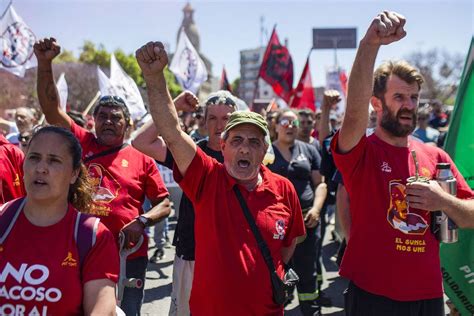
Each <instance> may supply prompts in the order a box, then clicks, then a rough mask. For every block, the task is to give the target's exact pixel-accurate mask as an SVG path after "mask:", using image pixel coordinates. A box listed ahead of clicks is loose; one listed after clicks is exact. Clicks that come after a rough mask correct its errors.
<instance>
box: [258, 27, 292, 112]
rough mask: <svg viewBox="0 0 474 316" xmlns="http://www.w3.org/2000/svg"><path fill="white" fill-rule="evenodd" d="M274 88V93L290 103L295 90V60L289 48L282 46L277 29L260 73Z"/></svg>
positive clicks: (266, 51)
mask: <svg viewBox="0 0 474 316" xmlns="http://www.w3.org/2000/svg"><path fill="white" fill-rule="evenodd" d="M258 75H259V77H260V78H262V79H263V80H265V81H266V82H267V83H268V84H270V85H271V86H272V88H273V91H275V93H276V94H277V95H278V96H279V97H280V98H282V99H283V100H285V101H286V102H287V103H288V102H289V101H290V97H291V92H292V89H293V60H292V59H291V56H290V52H289V51H288V48H286V47H285V46H283V45H281V44H280V40H279V39H278V35H277V33H276V30H275V28H273V32H272V36H271V37H270V41H269V42H268V45H267V49H266V50H265V55H264V56H263V61H262V65H261V66H260V71H259V73H258Z"/></svg>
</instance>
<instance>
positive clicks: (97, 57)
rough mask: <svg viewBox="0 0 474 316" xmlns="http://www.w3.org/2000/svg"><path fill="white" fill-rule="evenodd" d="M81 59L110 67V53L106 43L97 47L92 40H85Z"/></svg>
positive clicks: (84, 61) (88, 62)
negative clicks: (105, 45)
mask: <svg viewBox="0 0 474 316" xmlns="http://www.w3.org/2000/svg"><path fill="white" fill-rule="evenodd" d="M79 61H80V62H83V63H86V64H95V65H98V66H100V67H105V68H108V67H109V65H110V54H109V53H108V52H107V50H106V49H105V47H104V45H102V44H100V45H99V47H98V48H96V47H95V44H94V43H92V42H91V41H85V42H84V46H82V52H81V54H80V55H79Z"/></svg>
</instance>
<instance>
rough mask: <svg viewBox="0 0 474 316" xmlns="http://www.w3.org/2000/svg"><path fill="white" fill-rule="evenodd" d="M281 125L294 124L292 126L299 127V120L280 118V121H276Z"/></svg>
mask: <svg viewBox="0 0 474 316" xmlns="http://www.w3.org/2000/svg"><path fill="white" fill-rule="evenodd" d="M278 124H280V126H282V127H289V126H290V125H291V126H294V127H299V126H300V121H298V120H289V119H281V120H280V122H279V123H278Z"/></svg>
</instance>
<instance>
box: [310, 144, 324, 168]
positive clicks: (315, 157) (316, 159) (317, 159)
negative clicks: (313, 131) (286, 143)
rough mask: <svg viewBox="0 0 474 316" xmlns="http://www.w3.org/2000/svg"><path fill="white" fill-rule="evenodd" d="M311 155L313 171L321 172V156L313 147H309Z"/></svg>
mask: <svg viewBox="0 0 474 316" xmlns="http://www.w3.org/2000/svg"><path fill="white" fill-rule="evenodd" d="M307 147H308V150H309V152H310V155H311V170H319V169H320V167H321V155H320V154H319V152H318V151H317V150H316V148H315V147H314V146H312V145H309V146H307Z"/></svg>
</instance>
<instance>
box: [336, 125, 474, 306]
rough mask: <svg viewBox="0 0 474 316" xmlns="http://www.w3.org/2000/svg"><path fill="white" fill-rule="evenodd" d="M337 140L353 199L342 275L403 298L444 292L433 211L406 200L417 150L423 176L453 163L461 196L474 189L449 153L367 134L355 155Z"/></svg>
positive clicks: (375, 290) (340, 163) (364, 286)
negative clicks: (343, 150) (413, 206)
mask: <svg viewBox="0 0 474 316" xmlns="http://www.w3.org/2000/svg"><path fill="white" fill-rule="evenodd" d="M338 137H339V133H337V134H336V135H335V136H334V138H333V140H332V144H331V150H332V153H333V156H334V161H335V163H336V165H337V167H338V169H339V170H340V172H341V174H342V177H343V180H344V185H345V186H346V188H347V191H348V193H349V197H350V201H351V207H350V210H351V218H352V225H351V230H350V241H349V243H348V245H347V248H346V252H345V254H344V257H343V260H342V265H341V269H340V272H339V273H340V275H341V276H343V277H346V278H348V279H350V280H352V281H353V282H354V283H355V284H356V285H357V286H358V287H360V288H362V289H364V290H366V291H368V292H370V293H373V294H377V295H382V296H385V297H388V298H390V299H393V300H398V301H415V300H422V299H432V298H439V297H442V296H443V287H442V276H441V267H440V260H439V243H438V241H437V240H436V238H435V236H434V235H433V234H432V233H431V231H430V224H431V221H430V212H428V211H422V210H418V209H411V208H409V206H408V205H407V202H406V201H405V196H406V194H405V188H406V187H405V185H406V179H407V178H409V177H411V176H414V175H415V164H414V162H413V159H412V156H411V153H410V152H411V150H415V151H416V156H417V159H418V163H419V170H420V175H421V176H424V177H428V178H430V179H433V178H434V177H435V176H436V164H437V163H438V162H449V163H451V170H452V172H453V174H454V176H455V177H456V180H457V184H458V185H457V187H458V197H460V198H472V197H473V193H472V191H471V189H470V188H469V186H468V185H467V183H466V181H465V180H464V178H463V177H462V176H461V175H460V174H459V172H458V170H457V169H456V167H455V165H454V163H453V162H452V160H451V159H450V158H449V156H448V154H446V153H445V152H444V151H442V150H441V149H439V148H436V147H434V146H429V145H425V144H423V143H421V142H419V141H416V140H413V139H409V141H408V147H395V146H392V145H390V144H388V143H386V142H384V141H382V140H381V139H380V138H378V137H377V136H376V135H375V134H372V135H371V136H369V137H366V136H364V137H362V139H361V140H360V142H359V143H358V144H357V146H356V147H354V148H353V149H352V150H351V151H350V152H349V153H346V154H339V153H338V152H337V149H336V148H337V142H338Z"/></svg>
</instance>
